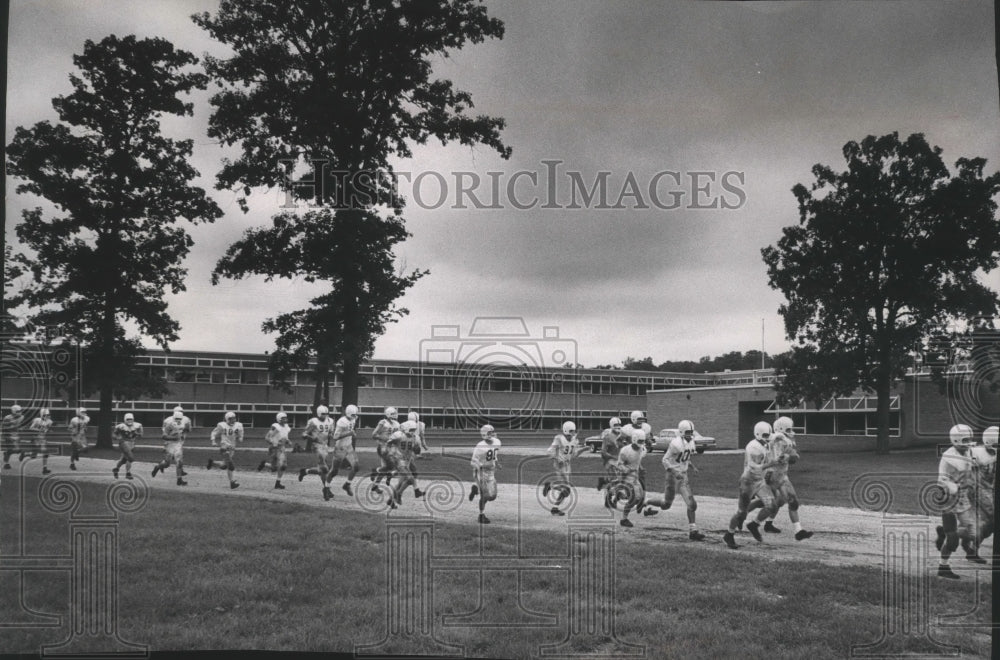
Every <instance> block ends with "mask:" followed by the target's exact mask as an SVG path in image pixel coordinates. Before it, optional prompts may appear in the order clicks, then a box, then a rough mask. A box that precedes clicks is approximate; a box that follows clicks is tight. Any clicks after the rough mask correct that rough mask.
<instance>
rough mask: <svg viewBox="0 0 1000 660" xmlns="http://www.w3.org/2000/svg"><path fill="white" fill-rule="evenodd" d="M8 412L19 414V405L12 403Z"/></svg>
mask: <svg viewBox="0 0 1000 660" xmlns="http://www.w3.org/2000/svg"><path fill="white" fill-rule="evenodd" d="M10 412H11V413H13V414H15V415H18V414H20V412H21V406H19V405H17V404H16V403H15V404H14V405H12V406H11V407H10Z"/></svg>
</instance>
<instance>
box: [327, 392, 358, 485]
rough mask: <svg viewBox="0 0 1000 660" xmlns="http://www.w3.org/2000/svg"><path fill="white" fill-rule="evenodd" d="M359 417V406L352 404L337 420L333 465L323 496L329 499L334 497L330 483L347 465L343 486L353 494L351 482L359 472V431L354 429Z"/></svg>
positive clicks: (334, 432)
mask: <svg viewBox="0 0 1000 660" xmlns="http://www.w3.org/2000/svg"><path fill="white" fill-rule="evenodd" d="M357 419H358V407H357V406H355V405H354V404H351V405H349V406H347V407H346V408H344V415H343V416H342V417H341V418H340V419H338V420H337V425H336V426H335V427H334V429H333V450H332V452H331V453H332V456H333V466H332V467H331V468H330V471H329V472H328V473H327V475H326V488H325V489H324V493H323V497H324V498H325V499H327V500H329V499H332V498H333V491H331V490H330V484H331V483H332V482H333V478H334V477H336V476H337V474H338V473H339V472H340V469H341V468H343V467H345V466H346V467H347V481H345V482H344V485H343V486H341V488H343V489H344V491H345V492H346V493H347V494H348V495H349V496H353V495H354V492H353V491H352V490H351V482H352V481H354V475H356V474H357V473H358V455H357V453H356V452H355V449H354V440H355V439H356V438H357V432H356V431H355V430H354V424H355V423H356V422H357Z"/></svg>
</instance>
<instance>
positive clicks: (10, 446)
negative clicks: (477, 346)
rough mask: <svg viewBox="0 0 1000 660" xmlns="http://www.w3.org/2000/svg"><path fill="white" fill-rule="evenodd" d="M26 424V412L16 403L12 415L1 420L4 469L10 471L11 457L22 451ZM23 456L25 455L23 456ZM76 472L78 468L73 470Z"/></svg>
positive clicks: (11, 410) (12, 408) (11, 409)
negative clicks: (22, 431) (23, 425)
mask: <svg viewBox="0 0 1000 660" xmlns="http://www.w3.org/2000/svg"><path fill="white" fill-rule="evenodd" d="M22 424H24V412H23V411H22V409H21V406H19V405H17V404H16V403H15V404H14V405H12V406H11V407H10V414H9V415H5V416H4V418H3V420H0V428H2V429H3V436H2V437H3V443H2V444H3V469H4V470H10V469H11V467H10V456H11V454H13V453H14V452H15V451H16V452H20V451H21V435H20V430H21V425H22ZM22 455H23V454H22ZM73 469H74V470H75V469H76V468H73Z"/></svg>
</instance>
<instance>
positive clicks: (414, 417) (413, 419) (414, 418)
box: [406, 410, 420, 422]
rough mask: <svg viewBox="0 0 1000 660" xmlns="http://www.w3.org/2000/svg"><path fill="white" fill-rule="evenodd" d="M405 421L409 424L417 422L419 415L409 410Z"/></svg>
mask: <svg viewBox="0 0 1000 660" xmlns="http://www.w3.org/2000/svg"><path fill="white" fill-rule="evenodd" d="M406 419H408V420H409V421H411V422H419V421H420V415H418V414H417V413H415V412H413V411H412V410H411V411H410V412H408V413H406Z"/></svg>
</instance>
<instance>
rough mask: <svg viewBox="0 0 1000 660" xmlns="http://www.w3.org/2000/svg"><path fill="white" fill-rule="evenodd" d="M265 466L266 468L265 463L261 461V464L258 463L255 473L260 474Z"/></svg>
mask: <svg viewBox="0 0 1000 660" xmlns="http://www.w3.org/2000/svg"><path fill="white" fill-rule="evenodd" d="M266 466H267V461H261V462H260V463H259V464H258V465H257V471H258V472H262V471H263V470H264V468H265V467H266Z"/></svg>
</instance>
